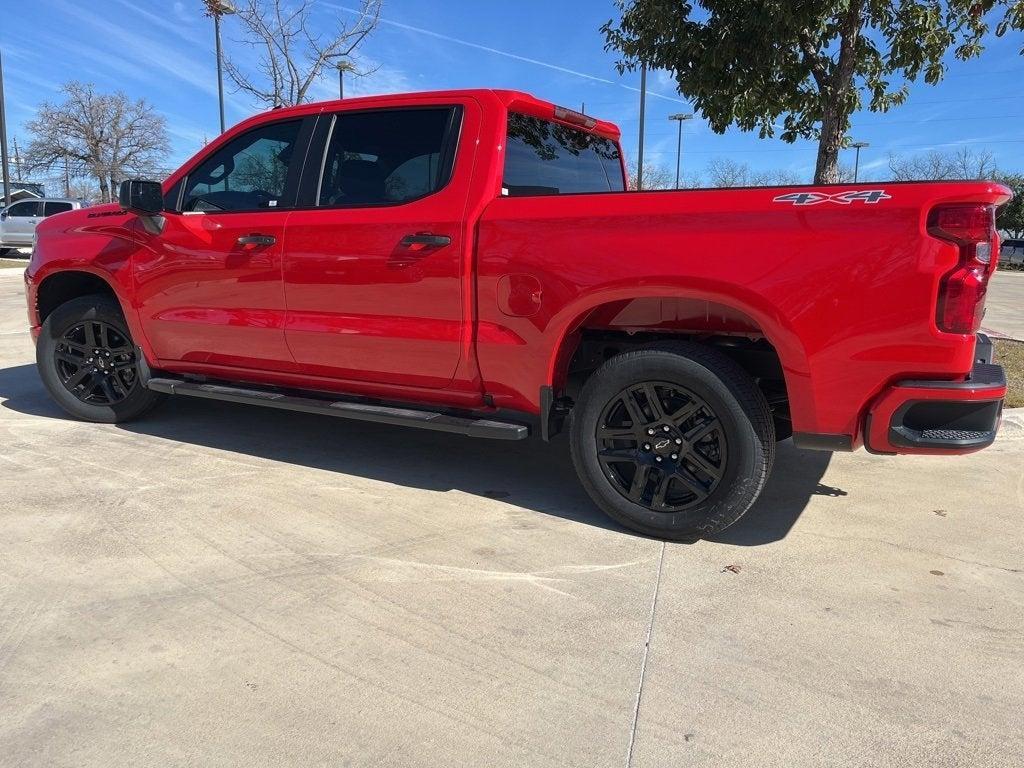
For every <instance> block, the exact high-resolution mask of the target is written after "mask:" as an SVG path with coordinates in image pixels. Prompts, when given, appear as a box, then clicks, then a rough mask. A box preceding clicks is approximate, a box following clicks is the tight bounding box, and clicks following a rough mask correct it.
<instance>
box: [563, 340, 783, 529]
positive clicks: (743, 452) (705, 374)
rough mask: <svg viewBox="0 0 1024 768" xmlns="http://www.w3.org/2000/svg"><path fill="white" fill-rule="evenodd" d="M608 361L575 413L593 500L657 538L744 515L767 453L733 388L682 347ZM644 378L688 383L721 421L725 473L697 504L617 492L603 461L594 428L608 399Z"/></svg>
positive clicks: (576, 459)
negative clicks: (658, 507) (669, 504)
mask: <svg viewBox="0 0 1024 768" xmlns="http://www.w3.org/2000/svg"><path fill="white" fill-rule="evenodd" d="M627 358H631V359H627ZM610 362H611V363H613V364H612V365H608V364H606V367H605V369H603V370H601V371H599V372H598V373H596V374H595V375H594V376H592V377H591V379H590V380H589V381H588V382H587V385H586V386H585V387H584V390H583V392H582V393H581V397H580V400H581V402H580V403H579V404H578V405H577V407H576V408H575V409H574V411H573V416H572V427H571V430H572V436H571V449H572V456H573V463H574V464H575V466H576V469H577V472H578V474H579V475H580V479H581V481H582V482H583V485H584V487H585V488H586V490H587V491H588V493H589V494H590V495H591V497H592V498H593V499H594V501H595V502H597V504H598V505H599V506H600V507H601V508H602V510H604V512H605V513H607V514H608V515H609V516H610V517H612V518H613V519H615V520H617V521H618V522H620V523H622V524H623V525H625V526H626V527H628V528H632V529H634V530H637V531H640V532H642V533H646V534H648V535H652V536H657V537H660V538H669V539H684V540H692V539H693V538H695V537H699V536H706V535H711V534H712V533H715V532H717V531H719V530H722V529H723V528H725V527H727V526H728V525H729V524H731V523H732V522H734V521H735V520H736V519H737V518H739V517H740V516H741V515H742V514H743V513H744V512H745V511H746V510H747V509H748V508H749V507H750V505H751V504H752V503H753V501H754V499H756V497H757V495H758V494H759V493H760V491H761V488H762V486H763V484H764V475H765V474H766V472H767V464H768V462H769V460H770V456H766V451H765V447H764V441H763V437H762V436H759V435H758V434H757V432H756V430H755V429H754V426H753V424H752V422H751V418H750V417H749V415H748V414H747V413H746V412H745V411H744V409H743V407H742V406H741V405H740V402H739V401H738V399H737V397H736V396H735V395H734V394H733V392H732V391H731V390H730V387H729V386H728V385H727V384H726V383H725V382H724V381H723V380H722V379H721V378H719V377H718V376H717V375H716V374H715V373H713V372H712V371H711V370H709V369H708V368H706V367H704V366H703V365H701V364H700V363H698V362H696V361H694V360H691V359H689V358H687V357H684V356H682V355H678V354H672V353H668V352H661V351H658V350H645V351H640V352H636V353H629V354H628V355H626V356H623V359H622V360H621V361H617V360H613V361H610ZM744 375H746V374H745V373H744ZM641 381H664V382H669V383H673V384H677V385H679V386H681V387H685V388H686V389H689V390H690V391H692V392H693V393H694V394H695V395H697V396H698V397H700V398H702V399H703V400H704V401H705V402H706V403H707V404H708V405H709V406H710V407H711V409H712V410H713V411H714V412H715V415H716V416H718V418H719V420H720V422H721V423H722V429H723V432H724V434H725V441H726V450H727V453H728V455H727V459H726V469H725V474H724V475H723V477H722V480H721V481H720V482H719V484H718V486H717V487H716V488H715V490H714V491H712V493H711V495H710V496H709V497H708V498H707V499H706V500H705V501H704V502H702V503H701V504H699V505H696V506H694V507H691V508H689V509H685V510H681V511H679V512H658V511H654V510H650V509H647V508H646V507H643V506H641V505H639V504H636V503H634V502H632V501H630V500H629V499H627V498H625V497H624V496H623V495H622V494H621V493H619V491H618V490H617V489H616V488H615V487H613V485H612V482H611V481H610V480H609V479H608V477H607V476H606V475H605V473H604V469H603V468H602V466H601V463H600V462H599V461H598V458H597V436H596V430H597V424H598V420H599V419H600V417H601V414H602V412H603V411H604V408H605V406H606V405H607V404H608V402H609V401H610V400H611V399H612V398H613V397H614V396H616V395H617V394H618V393H619V392H621V391H622V390H623V389H625V388H626V387H629V386H631V385H634V384H637V383H638V382H641Z"/></svg>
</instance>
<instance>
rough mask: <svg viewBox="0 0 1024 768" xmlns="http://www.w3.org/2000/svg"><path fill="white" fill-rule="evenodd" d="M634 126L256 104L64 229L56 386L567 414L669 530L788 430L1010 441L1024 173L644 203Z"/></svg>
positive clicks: (846, 438) (816, 441)
mask: <svg viewBox="0 0 1024 768" xmlns="http://www.w3.org/2000/svg"><path fill="white" fill-rule="evenodd" d="M618 139H619V131H618V129H617V128H616V127H615V126H614V125H612V124H611V123H607V122H603V121H601V120H595V119H593V118H591V117H588V116H586V115H583V114H580V113H578V112H574V111H572V110H568V109H564V108H562V107H558V106H555V105H553V104H550V103H547V102H544V101H540V100H538V99H535V98H533V97H531V96H529V95H527V94H525V93H519V92H514V91H499V90H463V91H446V92H438V93H425V94H410V95H401V96H379V97H372V98H360V99H351V100H346V101H337V102H326V103H319V104H305V105H301V106H298V107H292V108H286V109H278V110H274V111H272V112H269V113H267V114H262V115H259V116H256V117H253V118H252V119H249V120H246V121H245V122H243V123H241V124H240V125H238V126H236V127H235V128H233V129H232V130H230V131H228V132H227V133H225V134H224V135H223V136H221V137H219V138H218V139H217V140H216V141H214V142H213V143H211V144H210V146H208V147H205V148H204V149H203V150H202V151H201V152H200V153H199V154H197V155H196V156H195V157H194V158H192V159H191V160H189V161H188V162H187V163H185V165H184V166H182V168H181V169H180V170H179V171H177V172H176V173H174V174H173V175H172V176H171V177H170V178H169V179H167V180H166V181H165V182H164V183H163V184H162V185H160V184H157V183H156V182H146V181H128V182H125V183H124V184H123V185H122V188H121V195H120V204H119V205H108V206H101V207H96V208H88V209H85V210H80V211H74V212H71V213H66V214H61V215H59V216H54V217H53V218H50V219H47V220H46V221H44V222H43V223H41V224H40V225H39V228H38V230H37V242H36V246H35V250H34V253H33V255H32V260H31V263H30V266H29V268H28V270H27V271H26V274H25V280H26V285H27V296H28V309H29V321H30V323H31V327H32V333H33V336H34V337H35V338H36V339H37V344H36V346H37V357H38V365H39V372H40V375H41V377H42V380H43V383H44V384H45V385H46V387H47V389H48V390H49V391H50V393H51V395H52V396H53V398H54V399H55V400H56V401H57V403H59V404H60V405H61V406H62V407H63V408H64V409H65V410H67V411H68V412H69V413H71V414H72V415H74V416H76V417H78V418H81V419H86V420H90V421H97V422H117V421H123V420H126V419H131V418H134V417H137V416H140V415H141V414H143V413H144V412H146V411H147V410H149V409H150V408H152V407H153V406H154V405H155V404H156V403H157V402H158V401H159V400H161V399H162V398H163V397H164V396H165V395H166V394H177V395H190V396H196V397H204V398H215V399H220V400H228V401H235V402H240V403H250V404H256V405H262V406H269V407H273V408H284V409H292V410H297V411H306V412H312V413H318V414H324V415H330V416H336V417H343V418H348V419H357V420H370V421H381V422H387V423H392V424H401V425H407V426H414V427H421V428H426V429H434V430H443V431H448V432H455V433H461V434H464V435H471V436H476V437H488V438H497V439H504V440H518V439H522V438H526V437H527V436H528V435H530V434H531V433H537V434H539V436H540V437H541V438H542V439H544V440H548V439H550V438H551V437H552V436H553V435H555V434H556V433H558V432H559V431H560V430H562V429H563V428H566V429H567V431H568V432H569V438H568V442H569V447H570V450H571V452H572V456H573V460H574V462H575V466H576V469H577V471H578V474H579V477H580V480H581V481H582V483H583V485H584V486H585V488H586V490H587V491H588V492H589V494H590V495H591V496H592V497H593V499H594V501H595V502H596V503H597V505H598V506H600V507H601V508H602V509H603V510H604V511H605V512H607V513H608V514H609V515H611V516H612V517H613V518H615V519H616V520H618V521H620V522H621V523H623V524H625V525H626V526H629V527H630V528H633V529H635V530H638V531H641V532H643V533H645V534H650V535H654V536H659V537H664V538H670V539H692V538H694V537H699V536H705V535H709V534H713V533H715V532H717V531H719V530H721V529H722V528H724V527H726V526H728V525H729V524H731V523H732V522H734V521H735V520H736V519H738V518H739V517H740V516H741V515H742V514H743V513H744V512H746V511H747V509H749V508H750V506H751V504H753V502H754V500H755V499H756V498H757V496H758V494H759V493H760V492H761V489H762V488H763V486H764V484H765V480H766V478H767V476H768V473H769V471H770V470H771V466H772V459H773V456H774V451H775V442H776V441H777V440H781V439H785V438H788V437H790V436H792V438H793V440H794V442H795V443H796V444H797V445H798V446H801V447H805V448H816V449H822V450H830V451H850V450H854V449H856V448H858V447H860V446H864V447H865V448H867V449H868V450H870V451H873V452H877V453H887V454H895V453H931V454H960V453H967V452H970V451H974V450H978V449H980V448H983V447H985V446H987V445H989V444H990V443H991V442H992V441H993V440H994V438H995V434H996V429H997V428H998V424H999V418H1000V410H1001V407H1002V400H1003V397H1004V395H1005V391H1006V382H1005V377H1004V374H1003V371H1002V369H1001V368H1000V367H999V366H998V365H995V364H993V362H992V347H991V344H990V343H988V341H987V339H985V338H984V336H981V335H979V334H978V333H977V331H978V329H979V324H980V319H981V316H982V312H983V307H984V298H985V287H986V283H987V282H988V280H989V278H990V276H991V274H992V271H993V269H994V266H995V263H996V258H994V256H995V252H996V251H997V249H998V247H999V238H998V234H997V232H996V228H995V225H994V213H995V210H996V207H997V206H999V205H1000V204H1002V203H1004V202H1006V201H1007V200H1008V199H1009V197H1010V192H1009V190H1007V189H1006V188H1005V187H1002V186H1000V185H998V184H995V183H990V182H966V181H965V182H941V183H916V184H897V183H875V182H871V183H864V184H861V185H841V186H829V187H810V186H795V187H785V188H760V189H729V190H680V191H652V192H631V191H628V190H627V182H626V174H625V171H624V165H623V158H622V152H621V149H620V147H619V143H618ZM325 450H329V449H328V448H326V447H325ZM439 461H443V459H439Z"/></svg>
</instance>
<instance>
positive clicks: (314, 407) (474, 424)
mask: <svg viewBox="0 0 1024 768" xmlns="http://www.w3.org/2000/svg"><path fill="white" fill-rule="evenodd" d="M146 387H147V388H149V389H151V390H153V391H154V392H164V393H166V394H168V395H185V396H187V397H203V398H206V399H208V400H224V401H227V402H232V403H244V404H246V405H261V406H263V407H265V408H278V409H280V410H285V411H301V412H302V413H316V414H320V415H321V416H335V417H340V418H342V419H355V420H356V421H374V422H377V423H380V424H395V425H397V426H402V427H418V428H419V429H430V430H434V431H435V432H450V433H454V434H458V435H466V436H468V437H483V438H489V439H491V440H524V439H525V438H527V437H528V436H529V434H530V429H529V427H527V426H526V425H524V424H513V423H510V422H504V421H494V420H491V419H473V418H466V417H464V416H452V415H449V414H446V413H438V412H436V411H419V410H415V409H413V408H397V407H394V406H387V405H373V404H369V403H362V402H354V401H347V400H334V401H332V400H320V399H317V398H314V397H302V396H299V395H287V394H284V393H282V392H273V391H265V390H259V389H245V388H242V387H232V386H226V385H222V384H208V383H200V382H192V381H183V380H181V379H170V378H149V379H148V380H146Z"/></svg>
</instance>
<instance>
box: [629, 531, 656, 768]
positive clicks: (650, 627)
mask: <svg viewBox="0 0 1024 768" xmlns="http://www.w3.org/2000/svg"><path fill="white" fill-rule="evenodd" d="M664 565H665V542H664V541H663V542H661V557H659V558H658V576H657V578H656V579H655V580H654V595H653V596H652V597H651V615H650V616H649V617H648V619H647V637H646V639H645V640H644V655H643V656H642V657H641V659H640V683H639V685H638V686H637V689H636V704H635V706H634V707H633V724H632V726H631V727H630V729H629V747H628V748H627V749H626V768H630V766H631V765H632V764H633V746H634V744H635V743H636V725H637V721H638V720H639V719H640V701H641V699H642V698H643V694H644V675H645V674H646V672H647V656H648V654H649V653H650V651H651V633H652V632H653V631H654V614H655V612H656V611H657V609H658V591H659V590H660V589H661V572H662V569H663V567H664Z"/></svg>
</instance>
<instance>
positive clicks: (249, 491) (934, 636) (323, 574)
mask: <svg viewBox="0 0 1024 768" xmlns="http://www.w3.org/2000/svg"><path fill="white" fill-rule="evenodd" d="M17 278H18V279H15V276H6V275H3V274H2V273H0V439H2V441H3V447H2V449H0V459H2V461H0V466H2V467H3V470H2V473H0V530H2V535H0V745H2V747H0V765H4V766H8V765H9V766H26V765H46V766H64V765H66V766H71V765H74V766H109V765H133V766H149V765H152V766H170V765H185V764H194V765H214V764H216V765H239V766H253V765H273V766H284V765H302V766H310V765H332V766H336V765H352V766H363V765H389V766H391V765H402V766H405V765H410V766H437V765H473V766H478V765H486V766H502V765H508V766H531V767H532V766H586V767H587V768H592V767H593V766H625V765H627V758H631V761H632V764H633V765H636V766H678V765H707V766H716V767H719V766H749V765H757V766H787V767H791V766H803V765H808V766H809V765H842V766H895V765H905V766H920V765H950V766H953V765H957V766H967V765H971V766H973V765H985V766H1010V765H1021V764H1024V631H1022V626H1021V624H1022V622H1021V615H1022V608H1024V554H1022V553H1024V535H1022V533H1021V531H1022V525H1021V513H1022V511H1024V474H1022V468H1024V461H1022V459H1024V419H1021V418H1019V417H1016V416H1012V417H1011V418H1010V419H1009V420H1008V423H1007V424H1006V425H1005V426H1004V430H1003V433H1002V435H1001V437H1000V439H999V441H998V442H997V444H996V445H995V446H994V447H993V448H991V449H989V450H988V451H985V452H982V453H979V454H975V455H973V456H970V457H966V458H960V459H943V458H930V457H912V458H911V457H904V458H895V459H887V458H882V457H875V456H869V455H867V454H864V453H859V454H836V455H829V454H826V453H813V452H811V453H806V452H800V451H797V450H796V449H794V448H793V447H792V445H791V444H790V443H788V442H786V443H783V444H781V445H780V452H779V456H778V459H777V461H776V466H775V472H774V475H773V478H772V480H771V482H770V483H769V486H768V488H767V489H766V492H765V494H764V496H763V497H762V499H761V501H760V502H759V503H758V505H757V506H756V507H755V508H754V509H753V510H752V511H751V512H750V513H748V515H747V517H746V518H744V520H742V521H741V522H740V523H738V524H737V525H736V526H734V527H733V528H731V529H729V530H728V531H726V532H725V533H724V534H722V535H721V536H720V538H719V539H718V540H716V541H703V542H699V543H697V544H693V545H681V544H669V545H663V544H662V543H661V542H658V541H653V540H649V539H645V538H641V537H638V536H635V535H632V534H631V533H629V532H627V531H624V530H622V529H621V528H618V527H616V526H615V525H614V524H612V523H610V522H608V521H607V520H606V519H605V518H604V517H603V516H601V515H600V514H599V513H597V512H596V511H595V510H594V509H593V508H592V507H591V505H590V504H589V502H588V501H587V499H586V497H585V496H584V494H583V492H582V491H581V490H580V489H579V487H578V486H577V484H576V482H575V480H574V477H573V474H572V470H571V466H570V463H569V461H568V460H567V458H566V456H565V450H564V448H565V446H564V443H563V444H557V443H556V444H554V445H551V446H545V445H543V444H539V443H537V444H534V443H529V444H502V443H492V442H487V441H471V440H469V439H460V438H456V437H451V436H445V435H438V434H432V433H428V432H416V431H410V430H403V429H399V428H390V427H384V426H375V425H367V424H357V423H347V422H344V421H340V420H339V421H334V420H325V419H322V418H317V417H314V416H309V415H304V414H286V413H282V412H271V411H261V410H259V409H254V408H249V407H245V406H237V405H228V404H218V403H214V402H204V401H189V400H187V399H183V400H179V401H171V402H169V403H167V404H166V405H165V406H164V407H162V408H161V409H160V410H159V411H157V412H155V413H154V414H153V415H152V416H151V417H149V418H146V419H144V420H142V421H139V422H136V423H133V424H127V425H122V426H112V425H91V424H84V423H79V422H75V421H71V420H69V419H67V418H65V417H64V416H63V415H62V414H61V413H60V412H59V411H58V410H57V409H56V407H55V406H54V405H52V404H51V402H50V401H49V400H48V398H47V397H46V395H45V394H44V393H43V391H42V387H41V385H40V383H39V381H38V379H37V377H36V374H35V371H34V368H33V367H32V364H31V362H32V346H31V343H30V340H29V338H28V336H27V334H25V333H23V332H22V330H21V329H22V328H23V323H24V319H23V318H24V309H23V305H22V302H23V300H22V297H21V283H20V281H19V280H20V276H17ZM655 598H656V599H655ZM648 638H649V640H650V644H649V652H647V655H646V659H645V650H646V648H647V640H648ZM642 668H643V670H644V674H643V684H642V687H641V685H640V681H641V669H642ZM638 694H639V696H638ZM638 699H639V712H638V713H637V704H638ZM634 725H635V727H634Z"/></svg>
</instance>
